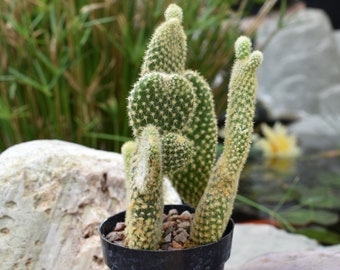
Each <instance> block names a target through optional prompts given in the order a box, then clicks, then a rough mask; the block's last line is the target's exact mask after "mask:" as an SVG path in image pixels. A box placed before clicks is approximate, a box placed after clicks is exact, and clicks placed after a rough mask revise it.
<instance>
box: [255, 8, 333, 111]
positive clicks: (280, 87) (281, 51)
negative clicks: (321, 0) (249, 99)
mask: <svg viewBox="0 0 340 270" xmlns="http://www.w3.org/2000/svg"><path fill="white" fill-rule="evenodd" d="M277 19H278V18H277V17H274V18H272V19H268V20H266V21H265V23H264V24H263V25H262V26H261V27H260V28H259V30H258V32H257V45H258V46H261V44H264V42H265V41H266V40H267V38H268V36H269V35H270V34H271V33H272V31H273V30H274V29H275V28H276V25H277ZM286 23H287V24H286V26H285V27H284V28H283V29H281V30H280V31H279V32H278V33H277V34H275V35H274V37H273V38H272V39H271V40H270V42H269V43H268V44H267V45H266V46H265V47H264V49H263V53H264V55H265V57H264V61H263V64H262V65H261V67H260V68H259V70H258V98H259V99H260V100H262V101H263V102H264V103H265V104H266V105H267V107H269V108H270V110H271V112H272V114H273V117H275V118H276V117H282V116H290V115H293V116H302V117H303V116H305V115H308V114H318V113H319V105H318V99H319V94H320V93H322V92H323V91H324V90H326V89H328V88H329V87H331V86H333V85H336V84H339V83H340V65H339V62H340V56H339V54H338V47H337V42H336V39H335V36H334V34H333V30H332V27H331V24H330V22H329V19H328V17H327V16H326V15H325V13H324V12H323V11H321V10H317V9H301V10H299V11H298V12H297V13H295V14H294V15H292V16H291V17H290V18H289V19H287V20H286Z"/></svg>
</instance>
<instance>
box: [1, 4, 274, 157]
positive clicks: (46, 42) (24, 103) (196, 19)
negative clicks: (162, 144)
mask: <svg viewBox="0 0 340 270" xmlns="http://www.w3.org/2000/svg"><path fill="white" fill-rule="evenodd" d="M171 2H176V3H178V4H179V5H180V6H181V7H182V8H183V10H184V26H185V29H187V34H188V44H189V48H190V51H189V52H188V54H189V55H188V60H187V62H188V63H187V66H188V67H189V68H192V69H195V70H199V71H200V72H201V73H202V75H203V76H204V77H206V78H207V79H208V81H209V83H210V84H211V86H212V88H213V91H214V95H215V99H216V111H217V113H218V114H220V113H221V112H223V111H224V109H225V104H226V100H225V97H226V95H225V91H226V89H227V84H228V77H229V70H230V67H231V63H232V59H231V58H232V53H233V43H234V40H235V39H236V38H237V37H238V36H239V34H240V32H241V30H240V25H241V18H242V17H243V16H244V15H245V14H246V13H247V10H246V9H247V6H249V2H252V1H241V2H240V3H239V5H238V7H237V8H236V9H232V7H233V6H234V5H235V4H236V3H237V2H239V1H236V0H228V1H226V0H211V1H208V0H206V1H205V0H198V1H184V0H183V1H166V0H158V1H147V0H139V1H137V0H136V1H123V0H117V1H111V0H97V1H95V0H88V1H85V0H77V1H76V0H68V1H66V0H51V1H47V0H12V1H6V0H3V1H1V4H0V7H1V13H0V152H1V151H3V150H4V149H6V148H7V147H9V146H11V145H13V144H16V143H19V142H23V141H28V140H34V139H62V140H65V141H72V142H76V143H79V144H83V145H86V146H90V147H94V148H99V149H105V150H113V151H118V152H119V151H120V146H121V144H122V143H123V142H124V141H126V140H127V139H128V138H129V137H130V136H131V133H130V129H129V127H128V122H127V116H126V111H125V108H126V97H127V93H128V92H129V90H130V88H131V86H132V83H133V82H135V81H136V78H137V76H138V73H139V68H140V64H141V60H142V56H143V52H144V50H145V48H146V44H147V42H148V40H149V39H150V36H151V34H152V31H153V30H154V28H155V26H157V25H158V24H159V22H160V21H161V20H162V19H163V18H162V14H163V12H164V10H165V8H166V6H167V5H168V4H169V3H171ZM256 2H258V1H256ZM262 2H265V1H262ZM266 2H267V1H266ZM271 2H276V1H271ZM248 34H251V33H248ZM222 97H223V98H222Z"/></svg>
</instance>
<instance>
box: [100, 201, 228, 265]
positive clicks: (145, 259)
mask: <svg viewBox="0 0 340 270" xmlns="http://www.w3.org/2000/svg"><path fill="white" fill-rule="evenodd" d="M174 208H175V209H177V210H178V212H179V213H181V212H183V211H185V210H189V211H190V212H194V210H193V209H192V208H191V207H189V206H186V205H166V206H165V207H164V212H165V213H168V211H169V210H170V209H174ZM124 219H125V212H121V213H119V214H116V215H114V216H112V217H110V218H108V219H106V220H105V221H104V222H103V223H102V224H101V225H100V227H99V233H100V237H101V243H102V249H103V254H104V261H105V264H106V265H107V266H108V267H109V268H110V269H112V270H116V269H119V270H158V269H159V270H172V269H175V270H191V269H195V270H203V269H205V270H208V269H209V270H223V269H224V264H225V262H226V261H227V260H228V259H229V256H230V250H231V242H232V236H233V230H234V222H233V221H232V220H231V221H230V222H229V223H228V226H227V229H226V230H225V232H224V234H223V237H222V238H221V239H220V240H219V241H218V242H215V243H212V244H208V245H204V246H199V247H195V248H189V249H183V250H170V251H163V250H162V251H149V250H135V249H129V248H126V247H121V246H118V245H115V244H113V243H111V242H109V241H108V240H106V238H105V235H107V234H108V233H109V232H111V231H112V229H113V228H114V227H115V225H116V223H117V222H121V221H124Z"/></svg>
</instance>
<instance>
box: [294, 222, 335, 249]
mask: <svg viewBox="0 0 340 270" xmlns="http://www.w3.org/2000/svg"><path fill="white" fill-rule="evenodd" d="M295 232H296V233H299V234H303V235H305V236H307V237H309V238H313V239H315V240H317V241H318V242H319V243H321V244H324V245H335V244H339V243H340V234H339V233H336V232H333V231H331V230H327V229H325V228H322V227H318V226H313V227H309V228H303V229H298V230H296V231H295Z"/></svg>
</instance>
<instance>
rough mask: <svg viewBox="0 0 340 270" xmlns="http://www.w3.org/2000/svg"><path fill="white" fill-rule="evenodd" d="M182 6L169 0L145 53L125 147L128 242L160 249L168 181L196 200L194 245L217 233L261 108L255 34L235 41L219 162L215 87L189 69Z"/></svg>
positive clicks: (259, 57)
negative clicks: (164, 190)
mask: <svg viewBox="0 0 340 270" xmlns="http://www.w3.org/2000/svg"><path fill="white" fill-rule="evenodd" d="M182 19H183V13H182V9H181V8H180V7H179V6H177V5H175V4H171V5H169V7H168V8H167V10H166V11H165V22H163V23H162V24H161V25H160V26H159V27H158V28H157V29H156V30H155V33H154V34H153V36H152V38H151V41H150V43H149V45H148V48H147V51H146V53H145V57H144V61H143V65H142V69H141V73H140V78H139V79H138V81H137V82H136V83H135V85H134V86H133V89H132V90H131V92H130V95H129V97H128V115H129V120H130V125H131V127H132V130H133V134H134V137H135V140H134V142H128V143H126V144H125V145H124V146H123V148H122V154H123V157H124V162H125V168H126V174H127V177H128V183H127V187H128V192H127V193H128V197H129V198H128V200H129V203H128V209H127V211H126V231H125V234H126V245H127V246H128V247H130V248H136V249H156V248H157V245H158V243H159V242H160V240H161V219H162V211H163V198H162V197H163V196H162V194H163V193H162V181H163V178H164V177H165V176H167V177H169V179H170V180H171V181H172V183H173V185H174V187H175V188H176V189H177V191H178V192H179V194H180V195H181V197H182V198H183V199H184V200H185V201H186V202H187V203H189V204H191V205H192V206H194V207H195V206H197V210H196V214H195V218H194V221H193V224H192V228H191V236H190V240H189V242H188V244H187V245H188V246H195V245H200V244H205V243H209V242H213V241H216V240H218V239H219V238H220V237H221V235H222V233H223V231H224V229H225V227H226V224H227V222H228V220H229V218H230V214H231V211H232V206H233V202H234V199H235V196H236V192H237V187H238V179H239V175H240V173H241V170H242V169H243V165H244V162H245V160H246V157H247V155H248V151H249V144H250V138H251V134H252V124H253V123H252V119H253V115H254V111H255V107H254V106H255V85H256V78H255V70H256V68H257V67H258V66H259V65H260V64H261V61H262V54H261V53H260V52H257V51H254V52H253V53H251V42H250V40H249V38H247V37H240V38H239V39H238V40H237V41H236V43H235V56H236V60H235V64H234V67H233V71H232V75H231V81H230V84H229V94H228V95H229V96H228V97H229V99H228V110H227V117H226V119H227V120H226V137H225V143H224V151H223V154H222V156H221V157H220V159H219V160H218V162H217V163H216V165H215V167H213V166H214V163H215V152H216V145H217V121H216V116H215V113H214V103H213V97H212V93H211V89H210V87H209V85H208V83H207V82H206V81H205V79H204V78H203V77H202V76H201V75H200V74H199V73H198V72H196V71H191V70H186V69H185V61H186V54H187V47H186V46H187V45H186V35H185V33H184V30H183V27H182V24H181V23H182Z"/></svg>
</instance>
